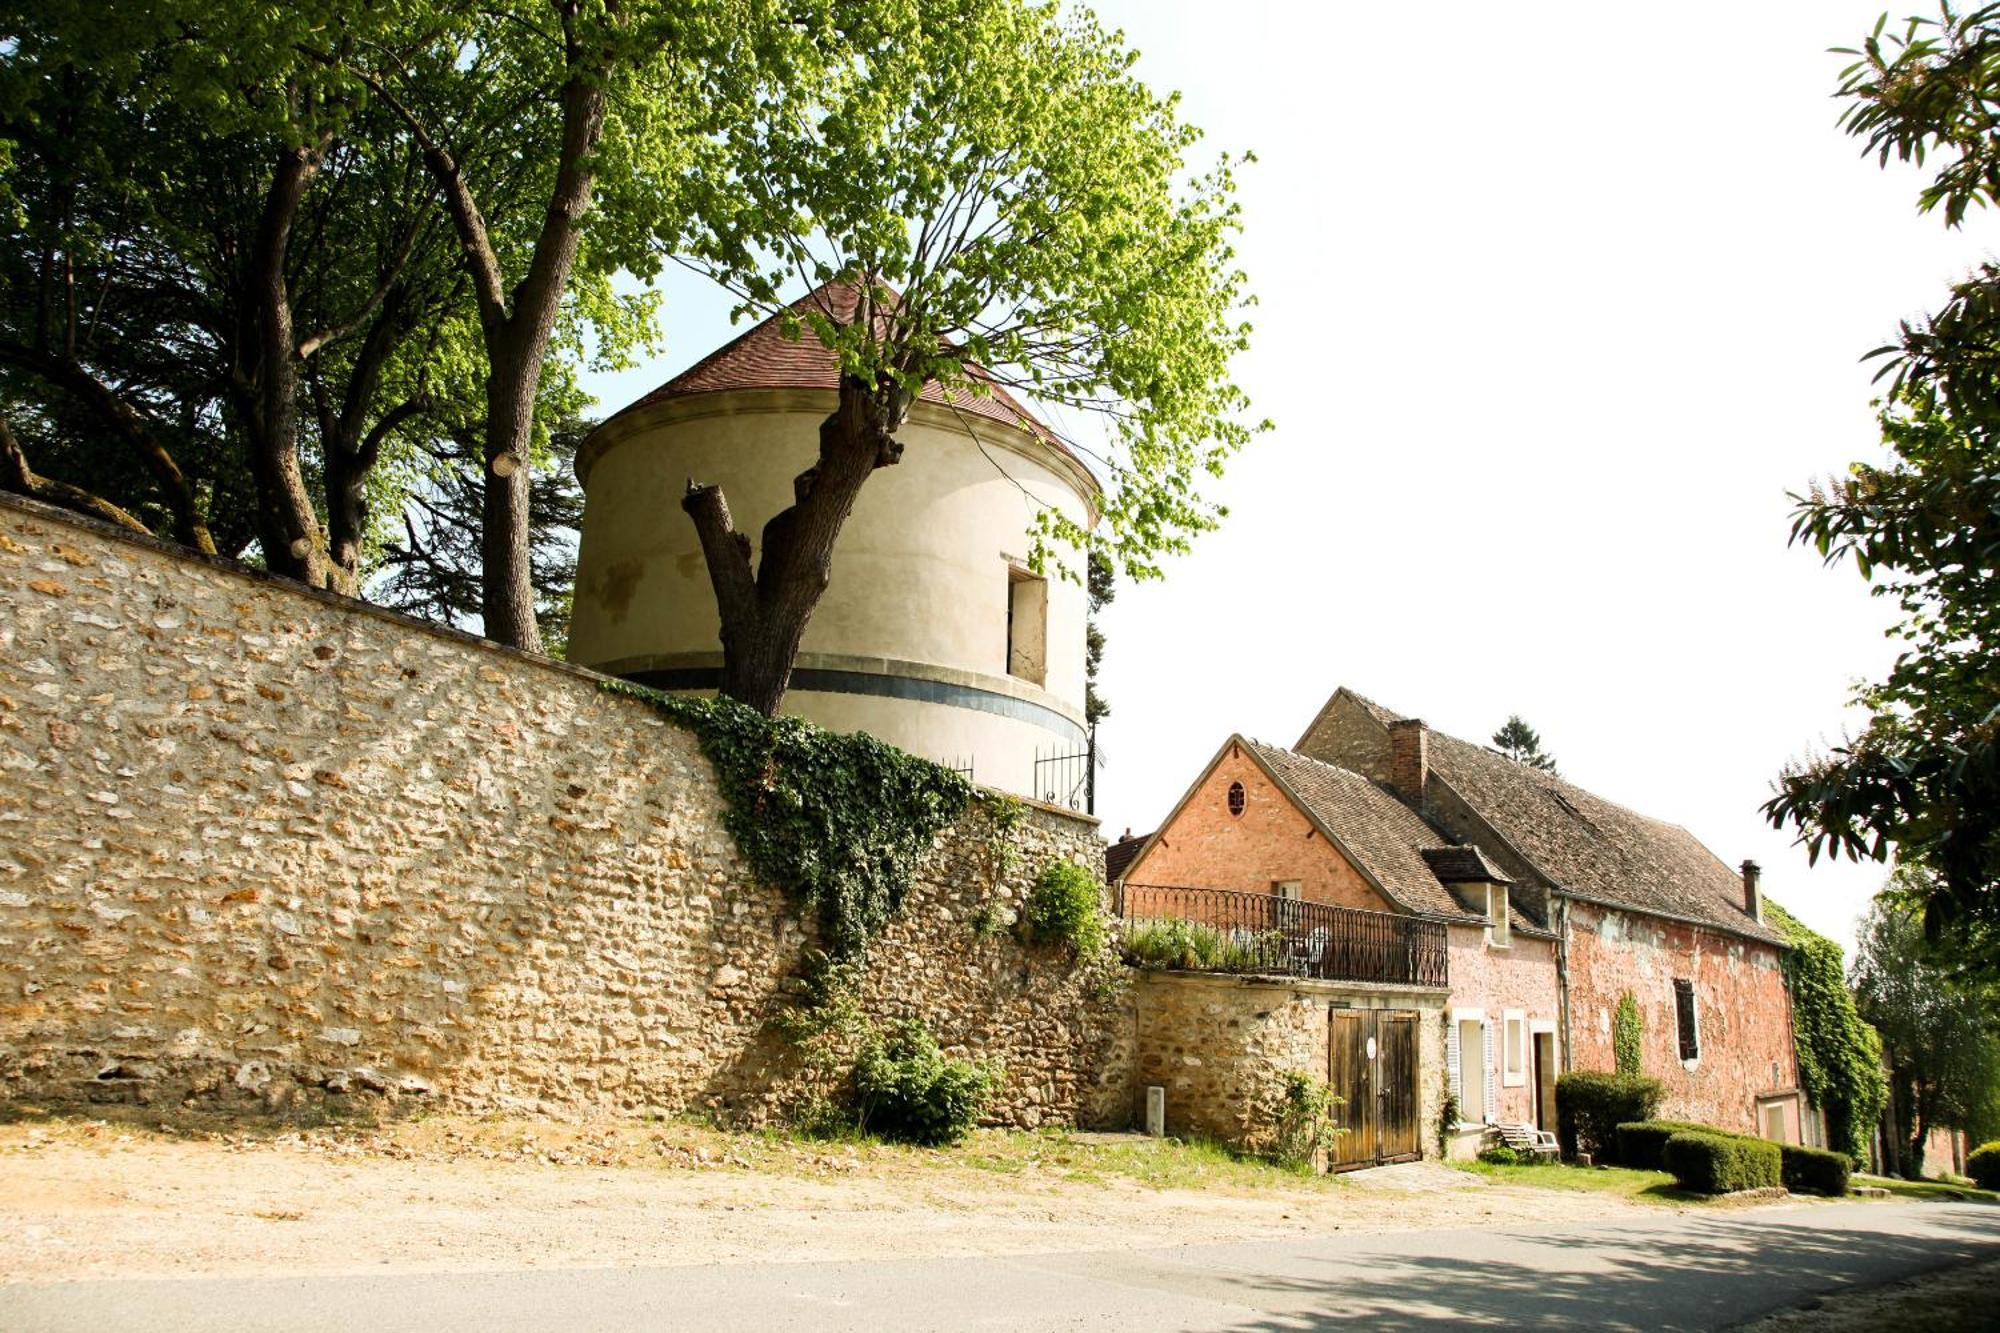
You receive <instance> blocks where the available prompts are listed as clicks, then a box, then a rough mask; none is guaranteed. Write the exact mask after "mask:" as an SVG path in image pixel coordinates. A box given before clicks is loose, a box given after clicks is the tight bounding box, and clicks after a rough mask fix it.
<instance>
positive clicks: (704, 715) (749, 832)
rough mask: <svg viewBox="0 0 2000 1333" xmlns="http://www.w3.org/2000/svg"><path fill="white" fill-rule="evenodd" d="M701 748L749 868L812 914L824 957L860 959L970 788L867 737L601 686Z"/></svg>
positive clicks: (624, 685)
mask: <svg viewBox="0 0 2000 1333" xmlns="http://www.w3.org/2000/svg"><path fill="white" fill-rule="evenodd" d="M602 688H603V689H605V690H607V691H609V692H611V693H613V694H627V695H631V696H632V697H633V698H636V699H643V700H645V701H646V702H647V703H650V704H652V705H653V707H655V708H657V709H658V710H659V711H660V712H661V713H662V714H663V715H664V716H665V717H667V718H668V719H669V720H671V721H673V722H674V723H675V724H676V725H679V726H682V727H686V728H687V729H688V730H689V731H691V732H693V733H694V734H695V736H696V737H697V738H698V739H699V740H700V742H701V749H702V753H703V754H705V755H707V756H708V761H709V762H710V763H711V764H713V765H715V772H716V776H717V777H718V778H719V779H720V780H721V786H722V794H723V799H724V801H725V802H726V805H727V809H726V813H725V815H724V823H725V824H726V826H727V827H728V829H729V833H730V836H731V837H733V838H735V840H736V845H737V847H738V848H740V849H741V850H742V852H743V855H744V858H745V859H746V860H748V861H749V862H750V866H751V869H753V870H755V871H756V872H757V874H758V875H759V876H760V877H761V878H763V879H765V880H767V881H768V882H770V883H772V884H775V885H777V886H779V887H780V888H782V889H784V890H785V891H786V892H787V893H789V894H791V895H792V897H793V899H794V901H796V902H797V903H798V904H799V906H800V907H801V908H803V909H805V910H807V911H809V912H814V913H816V914H817V916H818V919H819V923H820V929H821V932H822V934H823V935H824V937H825V939H826V942H827V946H828V949H829V951H830V952H832V953H833V954H835V955H836V956H841V957H845V956H849V955H855V954H859V953H860V952H861V951H862V950H863V949H864V948H866V946H867V943H868V941H869V939H870V938H872V937H873V936H874V935H875V933H876V932H877V931H879V930H881V928H882V925H883V923H884V922H886V921H887V920H888V919H889V918H890V917H891V916H892V915H894V914H895V912H896V910H897V909H898V908H899V907H901V906H902V903H903V897H904V895H905V894H906V893H907V892H908V891H909V887H910V877H911V875H912V873H913V872H914V871H915V869H916V864H917V861H918V860H919V859H920V858H921V857H922V856H923V855H924V853H925V852H927V851H929V850H930V848H931V843H932V841H933V840H934V839H935V838H936V837H937V835H938V833H939V832H940V831H941V830H943V829H944V828H945V827H946V826H947V825H949V824H950V823H951V822H952V821H953V820H955V819H957V818H958V817H959V815H961V814H963V813H964V811H965V808H966V806H967V805H968V804H969V803H970V802H971V800H972V795H973V788H972V784H971V783H970V782H968V781H967V780H966V779H965V778H963V777H961V776H960V775H959V774H957V773H954V772H952V771H951V770H950V769H948V768H943V767H941V766H939V765H937V764H933V763H931V762H930V761H929V760H927V759H919V758H918V757H917V756H915V755H913V754H908V753H906V752H904V751H902V750H899V749H897V748H896V747H895V746H893V745H887V744H884V743H883V742H881V741H878V740H876V739H875V738H874V737H872V736H867V735H861V734H854V735H842V734H839V733H836V732H831V731H825V730H822V729H821V728H819V727H816V726H814V725H812V724H811V723H810V722H805V721H802V720H801V719H799V718H794V717H776V718H771V717H765V716H764V715H763V714H762V713H759V712H757V711H756V710H755V709H753V708H748V707H745V706H744V705H742V704H740V703H737V702H736V701H735V700H733V699H692V698H684V697H682V696H679V695H671V694H662V693H660V692H659V691H658V690H651V689H647V688H645V687H644V686H641V685H634V684H631V683H630V682H628V681H618V680H607V681H604V682H602Z"/></svg>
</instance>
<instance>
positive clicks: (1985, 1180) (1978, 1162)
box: [1965, 1139, 2000, 1190]
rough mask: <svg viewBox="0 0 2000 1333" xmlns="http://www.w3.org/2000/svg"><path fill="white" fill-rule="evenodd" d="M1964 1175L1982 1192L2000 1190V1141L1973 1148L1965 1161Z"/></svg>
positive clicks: (1996, 1140)
mask: <svg viewBox="0 0 2000 1333" xmlns="http://www.w3.org/2000/svg"><path fill="white" fill-rule="evenodd" d="M1965 1174H1966V1175H1968V1176H1971V1177H1972V1183H1973V1184H1975V1185H1977V1186H1979V1188H1981V1189H1983V1190H2000V1139H1995V1140H1993V1142H1991V1143H1982V1144H1980V1145H1979V1146H1978V1147H1977V1148H1974V1149H1973V1150H1972V1156H1970V1157H1968V1158H1966V1159H1965Z"/></svg>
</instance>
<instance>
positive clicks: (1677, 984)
mask: <svg viewBox="0 0 2000 1333" xmlns="http://www.w3.org/2000/svg"><path fill="white" fill-rule="evenodd" d="M1674 1018H1675V1020H1676V1026H1678V1028H1679V1029H1680V1043H1681V1059H1683V1060H1699V1059H1700V1058H1701V1017H1700V1015H1699V1014H1697V1013H1696V1012H1695V1004H1694V983H1693V982H1692V981H1688V980H1685V979H1684V978H1680V977H1676V978H1675V979H1674Z"/></svg>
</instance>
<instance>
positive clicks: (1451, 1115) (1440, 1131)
mask: <svg viewBox="0 0 2000 1333" xmlns="http://www.w3.org/2000/svg"><path fill="white" fill-rule="evenodd" d="M1439 1081H1440V1082H1441V1083H1442V1084H1443V1085H1444V1086H1443V1088H1442V1089H1441V1090H1440V1092H1439V1094H1438V1116H1437V1124H1436V1125H1434V1126H1432V1128H1433V1130H1434V1131H1435V1132H1436V1135H1437V1150H1438V1159H1439V1160H1440V1161H1442V1160H1443V1159H1444V1156H1445V1154H1446V1153H1447V1152H1449V1151H1450V1149H1451V1138H1452V1135H1453V1134H1455V1133H1457V1132H1458V1098H1457V1096H1456V1095H1454V1094H1453V1092H1452V1090H1451V1075H1450V1074H1449V1073H1447V1074H1445V1075H1444V1077H1443V1078H1442V1079H1440V1080H1439Z"/></svg>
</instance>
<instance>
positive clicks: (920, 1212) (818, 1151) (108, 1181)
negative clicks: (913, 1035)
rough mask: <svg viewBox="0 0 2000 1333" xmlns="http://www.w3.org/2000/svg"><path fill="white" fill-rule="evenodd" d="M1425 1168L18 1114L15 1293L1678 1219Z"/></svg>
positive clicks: (11, 1176) (1137, 1141)
mask: <svg viewBox="0 0 2000 1333" xmlns="http://www.w3.org/2000/svg"><path fill="white" fill-rule="evenodd" d="M1661 1207H1663V1205H1661V1204H1659V1203H1639V1202H1634V1201H1632V1200H1630V1199H1626V1198H1621V1197H1616V1196H1613V1195H1606V1194H1597V1193H1591V1192H1573V1191H1564V1192H1557V1191H1551V1190H1546V1189H1537V1188H1530V1187H1525V1186H1519V1185H1512V1184H1501V1183H1494V1182H1491V1181H1487V1180H1484V1179H1482V1178H1480V1177H1478V1176H1474V1175H1470V1174H1468V1173H1465V1172H1460V1171H1454V1170H1450V1169H1448V1168H1445V1167H1441V1166H1436V1165H1425V1164H1415V1163H1413V1164H1409V1165H1406V1166H1397V1167H1387V1168H1381V1169H1378V1170H1376V1171H1370V1172H1362V1173H1357V1174H1354V1175H1349V1176H1342V1177H1332V1178H1327V1177H1321V1178H1308V1177H1299V1176H1293V1175H1289V1174H1286V1173H1283V1172H1279V1171H1277V1170H1275V1169H1273V1168H1269V1167H1264V1166H1257V1165H1251V1164H1244V1163H1238V1162H1234V1161H1231V1160H1229V1159H1227V1158H1226V1157H1224V1156H1223V1155H1221V1154H1219V1153H1216V1152H1215V1151H1214V1150H1212V1149H1210V1150H1199V1149H1189V1148H1183V1147H1179V1146H1176V1145H1171V1144H1168V1145H1162V1144H1159V1143H1158V1142H1157V1141H1154V1140H1149V1139H1144V1138H1139V1137H1136V1136H1130V1135H1025V1134H1001V1133H997V1132H981V1133H979V1134H977V1135H975V1136H974V1137H973V1138H972V1140H970V1141H969V1142H968V1143H967V1144H966V1145H964V1146H962V1147H960V1148H957V1149H954V1150H951V1151H950V1152H945V1153H935V1152H922V1151H918V1150H912V1149H898V1148H889V1147H885V1146H883V1145H878V1144H868V1143H863V1144H839V1143H832V1144H827V1143H814V1142H800V1141H796V1140H784V1139H773V1138H760V1137H758V1136H754V1135H742V1134H735V1135H730V1134H722V1133H719V1132H717V1131H714V1130H709V1129H705V1128H701V1127H698V1126H690V1125H683V1124H677V1123H647V1122H635V1121H607V1122H596V1123H586V1124H571V1125H551V1124H547V1123H542V1122H532V1121H513V1122H508V1121H487V1120H463V1119H451V1118H442V1117H441V1118H436V1119H429V1120H425V1121H421V1122H414V1123H405V1124H402V1125H398V1126H395V1127H393V1128H389V1129H355V1128H345V1129H343V1128H328V1129H313V1130H285V1129H268V1130H265V1131H259V1132H243V1131H241V1130H237V1129H215V1128H208V1129H203V1128H200V1127H190V1126H188V1125H185V1124H181V1125H165V1124H154V1123H129V1122H126V1123H121V1122H106V1121H97V1120H78V1119H43V1120H36V1121H27V1122H17V1123H12V1124H4V1125H0V1235H4V1236H6V1237H8V1242H7V1244H5V1245H4V1246H0V1281H9V1282H23V1281H26V1282H37V1281H53V1280H60V1279H66V1278H84V1277H107V1276H124V1277H137V1276H173V1275H182V1276H194V1275H204V1276H206V1275H230V1274H238V1275H241V1274H250V1273H256V1274H260V1275H265V1276H271V1275H276V1274H292V1273H300V1274H303V1273H331V1272H348V1273H351V1272H357V1271H373V1272H393V1271H417V1270H431V1271H438V1270H444V1271H469V1270H481V1269H511V1268H521V1267H535V1266H543V1267H551V1268H569V1267H588V1266H619V1265H627V1264H630V1265H649V1266H656V1265H674V1264H706V1263H717V1262H758V1261H797V1260H839V1259H860V1258H885V1257H905V1256H909V1257H914V1256H936V1255H971V1254H1001V1253H1026V1252H1033V1251H1062V1250H1086V1249H1118V1248H1128V1247H1142V1246H1150V1245H1167V1244H1191V1243H1201V1242H1208V1241H1225V1240H1248V1239H1256V1238H1262V1237H1278V1236H1283V1235H1286V1234H1291V1233H1297V1232H1307V1231H1310V1232H1318V1233H1325V1232H1328V1231H1333V1230H1352V1231H1356V1232H1362V1233H1368V1232H1381V1231H1392V1230H1412V1229H1438V1228H1453V1227H1466V1226H1478V1225H1481V1224H1484V1223H1490V1222H1491V1220H1492V1219H1493V1218H1495V1217H1503V1218H1507V1219H1522V1218H1534V1219H1537V1220H1541V1221H1558V1220H1560V1221H1572V1220H1575V1221H1582V1220H1588V1219H1593V1218H1608V1217H1618V1216H1629V1215H1631V1214H1632V1213H1633V1212H1634V1210H1637V1209H1647V1210H1652V1211H1657V1210H1659V1209H1660V1208H1661Z"/></svg>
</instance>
